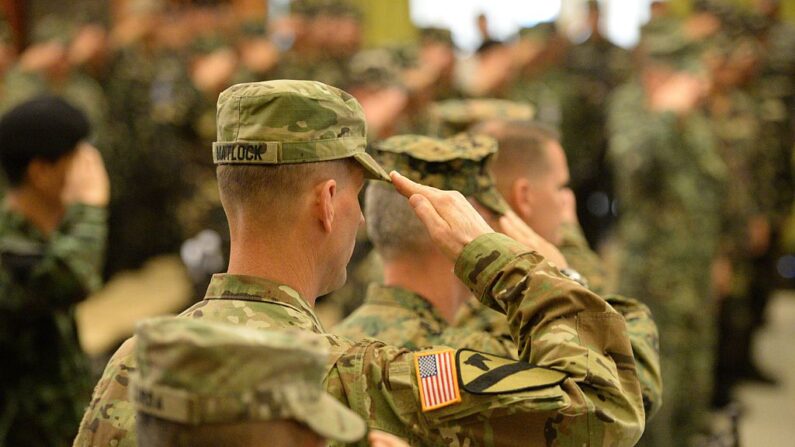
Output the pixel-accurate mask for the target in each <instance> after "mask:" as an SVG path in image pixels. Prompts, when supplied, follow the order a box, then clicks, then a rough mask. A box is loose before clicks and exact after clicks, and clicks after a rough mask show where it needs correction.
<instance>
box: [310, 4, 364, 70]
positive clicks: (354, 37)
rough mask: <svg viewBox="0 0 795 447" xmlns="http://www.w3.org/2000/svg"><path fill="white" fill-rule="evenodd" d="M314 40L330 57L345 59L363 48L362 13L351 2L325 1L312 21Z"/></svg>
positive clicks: (319, 6)
mask: <svg viewBox="0 0 795 447" xmlns="http://www.w3.org/2000/svg"><path fill="white" fill-rule="evenodd" d="M311 32H312V35H313V36H314V37H313V40H314V41H315V42H316V44H317V45H318V47H319V48H322V49H323V50H324V51H326V52H328V53H327V54H328V55H330V56H337V57H344V56H350V55H353V54H354V53H356V51H358V50H359V47H360V46H361V41H362V26H361V11H359V9H358V8H357V7H356V6H355V5H354V4H353V3H351V2H350V1H349V0H325V1H322V2H320V4H319V5H318V8H317V11H316V14H315V15H314V17H313V18H312V21H311Z"/></svg>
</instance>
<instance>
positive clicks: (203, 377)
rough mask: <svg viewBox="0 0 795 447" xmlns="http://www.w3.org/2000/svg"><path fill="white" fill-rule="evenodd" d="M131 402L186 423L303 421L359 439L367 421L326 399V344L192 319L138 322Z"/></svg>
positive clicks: (324, 433)
mask: <svg viewBox="0 0 795 447" xmlns="http://www.w3.org/2000/svg"><path fill="white" fill-rule="evenodd" d="M136 337H137V340H138V343H137V346H136V354H135V355H136V362H137V363H138V366H139V368H138V370H137V371H136V373H135V374H133V375H132V381H131V385H130V400H132V402H133V405H134V406H135V408H136V409H137V410H138V411H139V412H144V413H147V414H150V415H153V416H155V417H159V418H162V419H166V420H170V421H174V422H179V423H183V424H191V425H202V424H213V423H225V422H240V421H269V420H277V419H294V420H297V421H299V422H301V423H303V424H305V425H307V426H308V427H310V428H311V429H312V430H314V431H315V432H316V433H317V434H318V435H320V436H321V437H324V438H329V439H334V440H337V441H341V442H354V441H357V440H359V439H361V438H362V437H363V436H364V433H365V425H364V421H362V419H361V418H360V417H358V416H357V415H356V414H355V413H353V412H351V411H350V410H349V409H347V408H345V407H344V406H342V404H340V403H339V402H338V401H336V400H335V399H334V398H333V397H331V396H330V395H328V394H327V393H326V392H325V390H324V389H323V385H322V382H323V377H324V376H325V369H326V368H325V365H326V359H327V357H328V354H329V353H328V349H327V348H326V344H325V340H324V339H323V338H322V337H321V336H319V335H317V334H314V333H311V332H302V331H279V332H276V331H263V330H257V329H252V328H247V327H241V326H235V325H232V324H228V323H213V322H210V321H203V320H198V319H188V318H171V317H164V318H155V319H151V320H147V321H145V322H143V323H141V324H139V325H138V328H137V330H136Z"/></svg>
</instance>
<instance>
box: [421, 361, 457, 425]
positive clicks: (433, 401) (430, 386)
mask: <svg viewBox="0 0 795 447" xmlns="http://www.w3.org/2000/svg"><path fill="white" fill-rule="evenodd" d="M453 357H454V351H453V350H452V349H443V350H439V351H421V352H417V353H415V354H414V368H415V370H416V372H417V382H418V384H419V389H420V402H421V403H422V411H431V410H436V409H437V408H442V407H446V406H448V405H452V404H455V403H458V402H461V392H460V391H459V389H458V380H456V379H457V374H456V365H455V361H454V358H453Z"/></svg>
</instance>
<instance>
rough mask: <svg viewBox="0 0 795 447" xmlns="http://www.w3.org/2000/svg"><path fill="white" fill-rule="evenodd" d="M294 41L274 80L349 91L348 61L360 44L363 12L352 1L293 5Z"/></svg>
mask: <svg viewBox="0 0 795 447" xmlns="http://www.w3.org/2000/svg"><path fill="white" fill-rule="evenodd" d="M290 8H291V14H293V15H294V16H296V17H295V20H294V22H293V25H294V27H293V29H294V33H295V34H294V40H293V42H292V46H291V47H290V48H289V50H287V51H286V52H284V53H283V54H282V57H281V60H280V62H279V65H278V66H277V67H276V72H275V74H274V78H278V79H305V80H306V79H308V80H317V81H320V82H323V83H326V84H329V85H338V86H340V87H342V88H345V87H347V85H348V82H349V80H350V73H349V71H348V68H349V66H348V60H349V59H350V58H351V57H352V56H353V55H354V54H355V53H356V51H358V49H359V45H360V43H361V24H360V20H361V12H360V11H359V10H358V9H357V8H356V6H355V5H354V4H353V3H351V2H350V1H349V0H301V1H296V2H292V3H291V5H290Z"/></svg>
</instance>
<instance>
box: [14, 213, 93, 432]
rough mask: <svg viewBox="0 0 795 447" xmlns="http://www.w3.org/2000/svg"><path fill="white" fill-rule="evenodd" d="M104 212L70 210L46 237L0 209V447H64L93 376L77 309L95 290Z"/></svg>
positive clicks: (22, 218)
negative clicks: (1, 361) (0, 364)
mask: <svg viewBox="0 0 795 447" xmlns="http://www.w3.org/2000/svg"><path fill="white" fill-rule="evenodd" d="M105 235H106V212H105V210H104V209H101V208H96V207H91V206H86V205H73V206H70V207H69V208H68V209H67V212H66V215H65V216H64V218H63V220H62V221H61V223H60V225H59V227H58V228H57V229H56V230H55V231H54V232H53V233H52V235H50V236H49V237H45V236H44V235H42V234H41V233H40V232H39V231H38V230H37V229H36V228H34V227H33V226H32V225H31V224H30V223H29V222H28V221H27V220H26V219H25V218H24V217H22V216H20V215H19V214H16V213H14V212H11V211H9V210H7V209H3V210H2V211H0V347H1V348H0V353H2V358H3V359H4V361H6V362H8V365H6V366H5V367H3V368H2V372H0V387H2V400H1V401H2V404H0V445H8V446H12V445H13V446H25V445H48V446H64V445H69V444H70V443H71V441H72V438H73V437H74V435H75V429H76V427H77V424H78V422H79V420H80V414H81V413H82V412H83V409H84V408H85V405H86V404H87V403H88V397H89V393H90V389H91V388H90V386H91V384H90V382H89V381H90V377H91V373H90V370H89V365H88V361H87V358H86V357H85V355H84V354H83V351H82V350H81V348H80V344H79V342H78V338H77V328H76V326H75V320H74V311H75V304H76V303H77V302H79V301H81V300H82V299H84V298H85V297H86V296H87V295H88V294H89V293H90V292H92V291H95V290H97V289H98V288H99V286H100V273H101V268H102V267H101V265H102V258H103V254H104V249H105Z"/></svg>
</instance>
